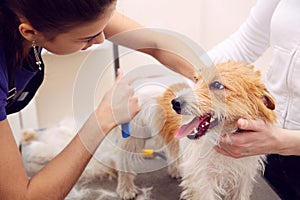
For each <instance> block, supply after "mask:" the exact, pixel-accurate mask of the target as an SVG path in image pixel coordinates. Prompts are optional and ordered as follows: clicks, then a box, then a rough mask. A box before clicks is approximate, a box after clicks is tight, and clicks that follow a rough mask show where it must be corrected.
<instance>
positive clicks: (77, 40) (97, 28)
mask: <svg viewBox="0 0 300 200" xmlns="http://www.w3.org/2000/svg"><path fill="white" fill-rule="evenodd" d="M114 10H115V4H113V5H111V6H110V7H108V8H107V9H106V12H105V13H103V14H101V16H100V18H99V19H97V20H95V21H93V22H88V23H86V24H83V25H81V26H78V27H76V28H73V29H71V30H70V31H69V32H66V33H62V34H59V35H57V36H56V37H55V39H54V40H51V41H49V40H43V39H42V40H40V41H39V43H38V45H39V46H42V47H43V48H45V49H46V50H48V51H50V52H52V53H54V54H57V55H66V54H71V53H75V52H77V51H79V50H86V49H87V48H89V47H90V46H92V45H93V44H100V43H103V42H104V40H105V35H104V32H103V30H104V28H105V27H106V25H107V24H108V22H109V20H110V18H111V17H112V15H113V12H114Z"/></svg>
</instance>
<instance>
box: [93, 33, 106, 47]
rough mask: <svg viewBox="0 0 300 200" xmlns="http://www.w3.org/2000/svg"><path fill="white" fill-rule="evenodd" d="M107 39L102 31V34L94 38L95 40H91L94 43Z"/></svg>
mask: <svg viewBox="0 0 300 200" xmlns="http://www.w3.org/2000/svg"><path fill="white" fill-rule="evenodd" d="M104 40H105V35H104V33H103V32H102V33H101V34H100V35H98V36H97V37H95V38H93V40H92V41H91V43H92V44H101V43H103V42H104Z"/></svg>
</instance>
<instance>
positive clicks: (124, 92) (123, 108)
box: [96, 70, 140, 132]
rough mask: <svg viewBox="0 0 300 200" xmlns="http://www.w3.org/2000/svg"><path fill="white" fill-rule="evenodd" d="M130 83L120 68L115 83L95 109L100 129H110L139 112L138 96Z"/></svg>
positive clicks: (127, 120)
mask: <svg viewBox="0 0 300 200" xmlns="http://www.w3.org/2000/svg"><path fill="white" fill-rule="evenodd" d="M130 83H131V80H129V79H128V78H126V77H124V74H123V72H122V71H121V70H120V71H119V72H118V78H117V80H116V82H115V84H114V85H113V87H112V89H110V91H108V92H107V93H106V94H105V96H104V98H103V100H102V101H101V103H100V105H99V107H98V108H97V110H96V115H97V120H98V123H99V124H100V126H101V128H102V129H103V128H105V127H106V128H108V129H112V128H114V127H115V126H117V125H119V124H123V123H126V122H129V121H130V120H132V119H133V117H134V116H135V115H136V114H137V113H138V112H139V110H140V106H139V103H138V98H137V96H134V88H133V87H132V86H131V85H130ZM104 132H106V131H105V130H104Z"/></svg>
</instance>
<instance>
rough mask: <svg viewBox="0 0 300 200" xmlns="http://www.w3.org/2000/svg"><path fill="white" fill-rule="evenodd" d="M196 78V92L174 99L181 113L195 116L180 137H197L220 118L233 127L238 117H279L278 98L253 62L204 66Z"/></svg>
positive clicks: (225, 125)
mask: <svg viewBox="0 0 300 200" xmlns="http://www.w3.org/2000/svg"><path fill="white" fill-rule="evenodd" d="M196 78H197V79H198V82H197V84H196V86H195V89H194V90H193V92H186V93H184V94H182V95H180V96H177V97H176V98H174V99H173V100H172V106H173V109H174V110H175V111H176V112H177V113H178V114H182V115H194V116H195V118H194V119H193V120H192V121H191V122H190V123H188V124H186V125H183V126H182V127H181V128H180V129H179V131H178V134H177V137H183V136H186V135H190V137H189V138H192V139H197V138H199V137H200V136H201V135H203V134H205V132H206V131H207V130H208V129H209V128H212V127H213V126H215V125H216V124H218V122H221V121H222V123H223V125H224V127H226V128H227V129H229V130H230V129H234V128H236V122H237V120H238V119H239V118H246V119H262V120H264V121H266V122H267V123H274V122H275V121H276V115H275V112H274V109H275V101H274V99H273V97H272V96H271V94H270V93H269V92H268V91H267V89H266V87H265V85H264V84H263V83H262V81H261V76H260V72H259V71H255V70H254V67H253V66H249V65H248V64H247V63H242V62H232V61H229V62H226V63H221V64H218V65H217V66H215V67H208V68H205V69H203V70H202V71H201V73H199V74H197V75H196ZM229 130H225V131H229ZM231 131H232V130H231Z"/></svg>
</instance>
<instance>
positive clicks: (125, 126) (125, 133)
mask: <svg viewBox="0 0 300 200" xmlns="http://www.w3.org/2000/svg"><path fill="white" fill-rule="evenodd" d="M121 129H122V137H123V138H128V137H129V136H130V125H129V122H128V123H125V124H122V125H121Z"/></svg>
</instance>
